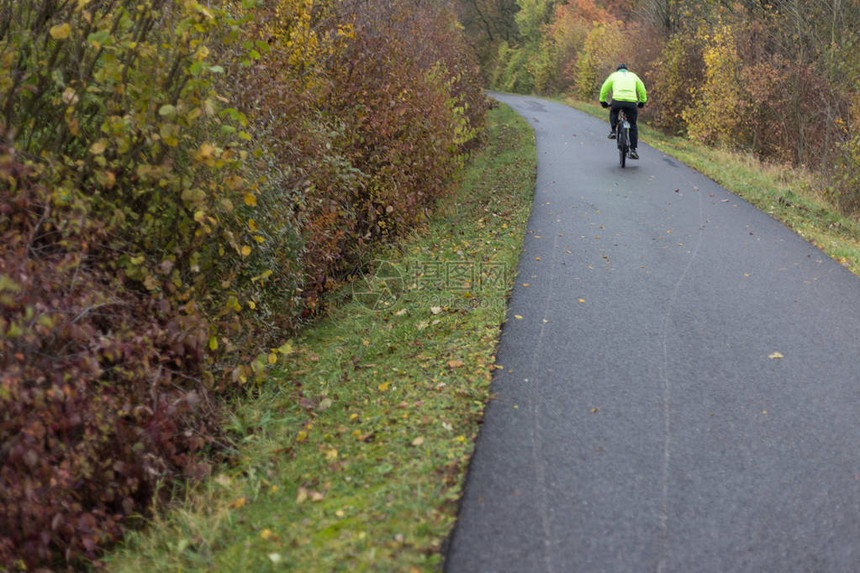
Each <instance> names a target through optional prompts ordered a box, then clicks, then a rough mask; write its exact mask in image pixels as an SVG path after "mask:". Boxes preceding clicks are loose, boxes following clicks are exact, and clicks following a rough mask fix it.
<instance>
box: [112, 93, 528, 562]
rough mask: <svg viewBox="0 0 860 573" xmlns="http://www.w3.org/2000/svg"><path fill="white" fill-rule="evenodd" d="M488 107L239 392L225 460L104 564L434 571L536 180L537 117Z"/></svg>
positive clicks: (484, 396)
mask: <svg viewBox="0 0 860 573" xmlns="http://www.w3.org/2000/svg"><path fill="white" fill-rule="evenodd" d="M490 120H491V123H490V129H489V136H488V140H487V143H486V145H485V146H484V147H483V148H482V149H481V150H479V151H477V152H476V153H475V157H474V158H473V160H472V161H471V162H470V164H471V165H470V167H469V168H468V169H467V172H466V173H465V174H464V177H463V180H462V182H461V184H458V185H456V186H455V189H454V190H453V191H452V192H451V195H450V196H449V197H448V198H446V199H445V200H444V201H443V203H442V204H441V205H440V208H439V210H438V212H437V214H436V215H435V217H434V218H433V219H432V220H431V221H430V222H429V223H428V225H427V228H426V229H424V230H423V231H422V232H420V233H416V235H415V236H414V237H412V238H410V239H409V240H408V241H406V242H405V243H404V244H402V245H400V246H399V247H398V248H396V249H391V250H389V251H388V252H384V253H380V254H379V255H378V257H377V259H378V260H377V264H376V265H375V266H374V267H372V268H371V269H370V270H369V271H368V273H367V275H366V276H365V277H364V278H362V279H361V280H358V281H356V282H355V284H353V285H351V286H348V287H347V288H346V289H345V290H344V291H342V292H341V293H339V295H338V296H336V297H335V298H336V299H338V298H339V299H340V302H339V303H338V304H334V305H332V307H331V310H330V315H329V316H328V317H327V318H326V319H325V320H323V321H322V322H321V323H320V324H318V325H317V326H315V327H313V328H310V329H308V330H307V331H306V332H304V334H303V335H301V337H300V338H298V339H296V340H294V341H292V344H291V345H290V346H288V347H287V348H285V351H286V355H282V357H281V361H282V363H281V364H280V365H279V367H278V369H277V370H276V372H274V374H273V375H272V377H271V378H270V379H269V380H268V381H267V382H265V383H264V384H263V385H261V386H260V387H259V388H257V389H256V390H255V392H253V395H249V397H247V398H246V399H243V400H240V401H237V403H236V404H235V405H232V416H231V418H230V420H229V421H228V423H229V426H228V429H229V432H230V435H231V436H232V437H233V439H234V441H235V443H236V445H237V448H238V452H239V453H238V455H237V456H236V457H235V459H234V460H233V463H232V464H231V465H230V466H229V467H222V468H220V469H218V470H217V472H216V475H214V476H213V477H212V478H211V479H209V480H207V481H206V482H204V483H203V484H200V485H199V486H197V487H196V488H195V489H194V490H192V491H187V492H184V494H183V499H181V500H178V501H176V502H174V503H173V504H172V506H171V507H170V508H166V509H159V510H156V511H155V517H154V518H152V519H151V520H150V522H149V524H148V527H146V528H144V529H143V530H141V531H139V532H134V533H131V534H130V535H129V536H128V538H127V541H126V543H125V545H124V546H123V547H120V548H119V549H118V550H117V551H115V552H114V553H113V554H112V555H110V556H108V557H107V559H106V563H107V567H108V569H110V570H113V571H147V572H148V571H207V570H221V571H255V572H258V571H269V570H272V571H274V570H292V571H302V572H305V571H314V572H316V571H373V572H383V571H434V570H438V569H439V566H440V563H441V560H442V547H443V544H444V542H445V540H446V538H447V536H448V535H449V533H450V531H451V529H452V527H453V524H454V521H455V517H456V507H457V506H456V503H457V500H458V499H459V496H460V494H461V487H462V484H463V480H464V472H465V469H466V465H467V462H468V459H469V457H470V455H471V453H472V449H473V445H474V439H475V437H476V435H477V431H478V427H479V424H478V421H479V419H480V417H481V415H482V412H483V408H484V405H485V403H486V402H487V400H488V399H489V385H490V379H491V371H492V368H493V367H494V366H493V364H494V356H493V354H494V352H495V348H496V344H497V341H498V337H499V330H500V325H501V323H502V322H503V321H504V316H505V307H506V302H507V297H508V294H509V292H510V288H511V286H512V284H513V280H514V273H515V269H516V264H517V259H518V255H519V251H520V246H521V243H522V236H523V234H524V232H525V224H526V220H527V217H528V214H529V209H530V207H531V197H532V194H533V191H534V177H535V170H536V158H535V149H534V136H533V133H532V130H531V129H530V128H529V127H528V125H527V124H526V123H525V121H523V120H522V119H521V118H519V117H518V116H517V115H515V114H514V113H513V112H512V111H511V110H510V109H509V108H507V107H505V106H501V107H499V108H497V109H495V110H494V111H493V112H492V113H491V115H490ZM350 295H354V296H350Z"/></svg>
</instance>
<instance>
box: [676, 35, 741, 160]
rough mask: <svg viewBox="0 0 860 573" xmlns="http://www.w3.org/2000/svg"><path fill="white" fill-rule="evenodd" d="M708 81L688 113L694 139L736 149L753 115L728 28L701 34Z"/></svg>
mask: <svg viewBox="0 0 860 573" xmlns="http://www.w3.org/2000/svg"><path fill="white" fill-rule="evenodd" d="M700 35H701V41H702V43H703V45H704V46H705V48H704V50H703V52H702V57H703V60H704V64H705V81H704V83H703V85H701V86H700V87H693V88H691V90H692V95H693V97H694V100H695V101H696V103H695V104H694V105H693V106H691V107H690V108H688V109H686V110H684V112H683V118H684V120H685V121H686V122H687V131H688V133H689V135H690V137H691V138H693V139H696V140H699V141H702V142H705V143H710V144H719V145H724V146H726V147H735V146H737V143H738V142H741V141H744V140H745V137H744V134H743V120H744V117H745V116H746V115H747V113H748V112H749V104H748V102H747V100H746V97H745V96H744V90H743V86H742V83H741V71H742V70H741V64H740V59H739V57H738V49H737V45H736V40H735V35H734V32H733V30H732V28H731V27H730V26H728V25H719V26H717V27H716V28H714V29H713V30H706V31H700Z"/></svg>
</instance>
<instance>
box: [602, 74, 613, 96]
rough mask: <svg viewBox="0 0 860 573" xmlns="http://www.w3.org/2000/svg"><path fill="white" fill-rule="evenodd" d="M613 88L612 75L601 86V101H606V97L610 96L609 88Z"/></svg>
mask: <svg viewBox="0 0 860 573" xmlns="http://www.w3.org/2000/svg"><path fill="white" fill-rule="evenodd" d="M611 89H612V76H609V77H608V78H606V80H605V81H604V82H603V85H602V86H600V101H606V98H607V97H609V90H611Z"/></svg>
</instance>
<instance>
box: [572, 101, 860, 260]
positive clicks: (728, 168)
mask: <svg viewBox="0 0 860 573" xmlns="http://www.w3.org/2000/svg"><path fill="white" fill-rule="evenodd" d="M565 103H567V104H568V105H571V106H573V107H575V108H577V109H579V110H582V111H585V112H587V113H589V114H591V115H593V116H595V117H599V118H601V119H606V118H607V112H606V110H604V109H603V108H601V107H600V106H599V105H596V104H591V103H584V102H580V101H573V100H569V99H567V100H565ZM639 133H640V137H641V139H642V140H643V141H645V142H646V143H648V144H649V145H651V146H652V147H655V148H657V149H659V150H660V151H662V152H664V153H666V154H667V155H671V156H672V157H675V158H677V159H678V160H680V161H682V162H683V163H685V164H686V165H689V166H690V167H693V168H695V169H696V170H698V171H699V172H701V173H702V174H704V175H706V176H707V177H709V178H711V179H713V180H714V181H716V182H717V183H719V184H720V185H722V186H723V187H725V188H726V189H728V190H729V191H731V192H732V193H734V194H736V195H738V196H739V197H742V198H743V199H744V200H746V201H748V202H749V203H751V204H753V205H755V206H756V207H758V208H759V209H761V210H762V211H764V212H766V213H768V214H770V215H771V216H772V217H774V218H775V219H777V220H779V221H781V222H782V223H783V224H785V225H786V226H787V227H789V228H791V229H793V230H794V231H795V232H796V233H797V234H799V235H800V236H802V237H804V238H805V239H806V240H808V241H810V242H811V243H812V244H814V245H816V246H817V247H818V248H819V249H821V250H822V251H824V252H825V253H827V254H828V255H829V256H831V257H832V258H834V259H835V260H837V261H838V262H839V263H840V264H842V265H843V266H845V267H847V268H849V269H851V271H852V272H854V273H855V274H858V275H860V221H858V220H857V219H852V218H850V217H845V216H843V215H840V214H839V211H838V209H837V208H836V207H835V206H834V205H833V204H831V203H830V202H828V201H827V200H826V199H825V197H824V195H823V194H822V193H821V192H820V191H819V190H818V189H817V186H818V183H817V182H816V180H815V177H814V176H813V175H811V174H810V173H807V172H804V171H802V170H800V169H794V168H791V167H787V166H783V165H773V164H768V163H763V162H761V161H757V160H756V159H754V158H752V157H751V156H749V155H746V154H742V153H737V152H731V151H726V150H721V149H714V148H710V147H707V146H704V145H701V144H698V143H695V142H692V141H689V140H687V139H685V138H682V137H671V136H667V135H664V134H663V133H661V132H660V131H658V130H656V129H652V128H650V127H649V126H647V125H644V124H640V126H639Z"/></svg>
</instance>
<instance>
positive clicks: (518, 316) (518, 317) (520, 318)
mask: <svg viewBox="0 0 860 573" xmlns="http://www.w3.org/2000/svg"><path fill="white" fill-rule="evenodd" d="M514 318H516V319H517V320H522V319H523V317H522V316H520V315H518V314H515V315H514Z"/></svg>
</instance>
